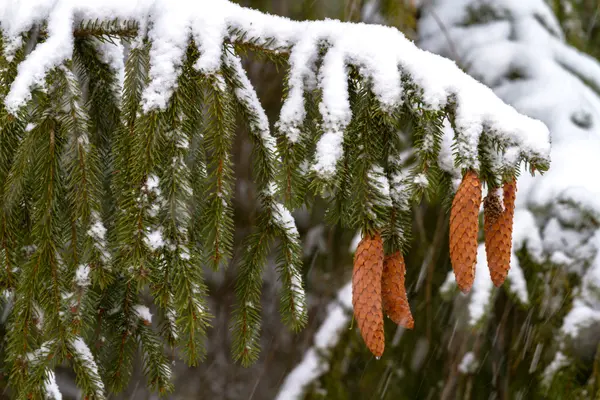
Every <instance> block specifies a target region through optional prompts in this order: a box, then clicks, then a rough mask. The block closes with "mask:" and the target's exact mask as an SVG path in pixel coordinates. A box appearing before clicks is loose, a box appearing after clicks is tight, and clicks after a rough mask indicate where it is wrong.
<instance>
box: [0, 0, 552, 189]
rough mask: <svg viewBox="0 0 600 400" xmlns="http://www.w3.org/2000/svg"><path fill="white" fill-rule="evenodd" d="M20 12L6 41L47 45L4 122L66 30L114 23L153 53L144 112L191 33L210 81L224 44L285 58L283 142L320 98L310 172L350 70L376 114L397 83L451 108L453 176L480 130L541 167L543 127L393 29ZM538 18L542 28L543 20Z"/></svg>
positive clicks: (326, 142)
mask: <svg viewBox="0 0 600 400" xmlns="http://www.w3.org/2000/svg"><path fill="white" fill-rule="evenodd" d="M515 1H516V0H515ZM461 2H464V0H461ZM5 3H6V2H5ZM26 3H27V4H28V5H29V6H28V7H24V6H22V2H21V0H8V2H7V3H6V4H5V7H4V9H3V10H2V12H1V13H0V25H1V26H2V30H3V33H4V35H5V36H6V37H7V40H8V42H10V41H11V40H15V39H17V38H18V37H19V35H20V34H21V33H23V32H25V31H26V30H27V29H29V28H30V27H31V26H32V25H33V24H39V23H40V22H41V21H42V20H44V21H47V23H48V39H47V40H46V41H45V42H44V43H41V44H39V45H38V46H37V47H36V48H35V49H34V50H33V52H32V53H31V54H30V55H29V56H28V57H27V59H26V60H25V61H24V62H22V63H21V65H20V66H19V71H18V72H19V73H18V75H17V78H16V79H15V80H14V82H13V83H12V85H11V90H10V93H9V94H8V96H7V97H6V99H5V104H6V106H7V109H8V110H9V111H10V112H13V113H14V112H16V111H17V110H18V109H19V108H20V107H22V106H23V105H24V104H25V103H26V102H27V100H28V99H29V98H30V96H31V94H30V91H31V89H32V88H33V87H34V86H43V84H44V77H45V75H46V73H47V72H48V71H49V70H50V69H52V68H54V67H57V66H58V65H60V64H61V63H62V62H63V61H64V60H65V59H68V58H70V57H71V55H72V52H73V37H72V36H73V33H72V31H73V29H74V28H75V27H76V26H77V25H78V24H79V23H80V22H82V21H88V22H89V21H95V20H98V21H108V20H112V19H114V18H118V19H119V20H121V21H126V20H128V21H137V22H138V24H139V26H140V27H141V29H140V34H141V35H145V34H146V32H145V31H144V29H143V28H144V27H149V28H150V30H149V31H148V32H147V37H148V38H149V39H150V41H151V45H152V47H151V50H150V71H149V73H150V78H151V79H150V83H149V84H148V86H147V87H146V89H145V90H144V94H143V106H144V110H145V111H150V110H153V109H157V108H158V109H164V108H165V107H166V105H167V102H168V100H169V98H170V96H171V95H172V93H173V91H174V89H175V87H176V85H177V77H178V75H179V73H180V71H181V64H182V59H183V56H184V54H185V49H186V46H187V45H188V40H189V37H190V34H191V36H192V37H193V38H194V41H195V43H196V44H197V45H198V47H199V50H200V57H199V59H198V61H197V63H196V67H197V68H198V69H199V70H200V71H201V72H202V73H204V74H213V73H216V72H218V70H219V69H220V68H221V62H222V51H223V44H224V43H226V42H242V43H244V42H245V43H249V42H250V43H251V44H254V45H259V46H264V47H266V48H267V49H268V50H271V51H275V52H281V51H286V52H291V54H290V57H289V62H290V74H289V82H288V83H289V92H288V96H287V98H286V100H285V102H284V105H283V107H282V110H281V115H280V121H279V122H278V127H279V129H280V130H282V131H283V132H285V133H287V134H288V139H289V140H290V141H291V142H295V141H297V140H298V138H299V135H300V128H301V124H302V122H303V121H304V118H305V117H306V110H305V109H304V91H305V90H312V89H314V88H315V87H319V88H320V89H321V92H322V103H321V104H320V106H319V110H320V112H321V114H322V119H323V128H324V131H325V135H324V136H323V138H322V140H321V143H319V146H318V148H317V153H318V154H317V164H316V165H315V166H314V169H315V170H316V171H317V172H319V173H321V174H322V175H324V176H325V177H328V176H331V175H332V173H333V172H332V171H335V165H336V163H337V161H338V160H339V159H340V157H341V154H342V150H341V143H342V138H343V132H344V129H345V127H346V126H347V125H348V123H349V121H350V120H351V118H352V115H351V110H350V107H349V103H348V88H347V79H346V76H347V68H348V66H349V65H352V66H355V67H356V68H357V70H358V72H359V73H360V74H361V75H362V76H363V77H364V78H367V79H368V80H369V81H370V82H372V87H373V91H374V94H375V95H376V97H377V99H378V100H379V102H380V103H381V105H382V107H383V108H384V109H393V108H394V107H397V106H399V105H400V104H401V103H402V101H403V98H402V96H403V88H402V85H401V79H400V77H401V75H403V74H404V75H405V76H407V77H408V78H409V80H411V81H412V82H413V83H414V84H416V85H417V87H418V89H419V90H420V91H421V95H422V100H423V101H424V103H425V106H426V107H429V108H431V109H444V108H446V107H447V106H449V105H451V104H452V105H453V107H454V111H455V117H456V118H455V121H454V123H455V127H456V130H457V133H458V135H457V138H458V139H457V140H458V143H457V149H458V151H459V152H460V153H461V155H462V157H463V159H464V160H463V164H464V165H462V166H461V167H465V168H477V166H478V163H477V143H478V140H479V137H480V135H481V133H482V132H483V131H486V132H489V134H491V135H492V136H495V137H499V138H500V139H502V141H503V142H505V143H507V144H509V145H510V146H515V148H518V152H516V153H518V154H519V155H522V156H524V157H526V158H530V159H536V160H540V161H548V153H549V148H550V147H549V141H548V130H547V129H546V127H545V126H544V125H543V124H542V123H540V122H539V121H537V120H533V119H531V118H529V117H526V116H523V115H520V114H519V113H517V112H516V111H515V110H514V109H513V108H512V107H510V106H508V105H506V104H504V103H503V102H502V101H501V100H500V99H499V98H498V97H496V95H494V93H493V92H492V91H491V90H489V89H488V88H487V87H485V86H483V85H481V84H480V83H478V82H477V81H475V80H474V79H472V78H471V77H469V76H468V75H466V74H464V73H463V72H462V71H461V70H460V69H459V68H457V66H456V65H455V64H454V63H453V62H452V61H450V60H447V59H444V58H441V57H439V56H436V55H434V54H431V53H429V52H427V51H423V50H420V49H418V48H417V47H416V46H415V45H414V44H413V43H412V42H411V41H409V40H408V39H406V38H405V37H404V35H402V33H400V32H399V31H398V30H396V29H394V28H390V27H384V26H379V25H366V24H352V23H341V22H339V21H333V20H327V21H304V22H299V21H292V20H289V19H287V18H283V17H278V16H273V15H268V14H264V13H261V12H259V11H255V10H251V9H248V8H244V7H241V6H239V5H236V4H233V3H230V2H229V1H227V0H199V1H195V2H191V3H190V2H188V1H185V0H139V1H126V0H98V1H94V2H80V1H75V0H46V1H41V0H38V1H35V0H29V1H27V2H26ZM30 3H31V4H30ZM453 8H459V7H456V6H453ZM523 10H525V11H526V9H523ZM525 11H523V13H524V12H525ZM542 18H543V19H544V20H546V19H547V18H546V16H544V15H542ZM320 51H324V56H323V60H322V65H321V68H320V69H319V71H316V69H315V61H316V60H317V57H318V56H319V52H320ZM516 153H515V154H516Z"/></svg>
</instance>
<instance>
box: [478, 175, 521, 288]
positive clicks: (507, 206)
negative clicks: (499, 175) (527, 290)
mask: <svg viewBox="0 0 600 400" xmlns="http://www.w3.org/2000/svg"><path fill="white" fill-rule="evenodd" d="M516 192H517V182H516V181H515V180H514V179H512V180H511V181H510V182H506V183H505V184H504V187H503V198H504V207H503V208H504V210H502V204H499V206H498V205H492V203H493V202H498V203H499V202H500V197H499V196H498V194H497V193H496V192H495V191H490V193H489V194H488V195H487V196H486V202H484V217H485V223H484V232H485V251H486V253H487V263H488V268H489V269H490V276H491V277H492V282H494V285H496V286H500V285H502V284H503V283H504V280H505V279H506V276H507V275H508V270H509V269H510V255H511V251H512V228H513V217H514V215H515V198H516ZM490 196H491V198H496V199H497V200H490V201H489V202H488V201H487V199H488V197H490ZM498 207H500V213H498V212H497V208H498ZM488 208H489V211H488Z"/></svg>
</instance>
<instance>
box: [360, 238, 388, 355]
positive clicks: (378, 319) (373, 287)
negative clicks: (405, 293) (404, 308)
mask: <svg viewBox="0 0 600 400" xmlns="http://www.w3.org/2000/svg"><path fill="white" fill-rule="evenodd" d="M382 274H383V240H382V239H381V236H380V235H379V234H376V235H374V236H372V237H369V236H365V237H364V238H363V239H362V240H361V242H360V243H359V245H358V247H357V249H356V253H355V254H354V271H353V273H352V306H353V307H354V317H355V318H356V322H357V324H358V328H359V329H360V333H361V335H362V337H363V340H364V341H365V344H366V345H367V347H368V348H369V350H370V351H371V353H373V355H374V356H375V357H381V355H382V354H383V350H384V348H385V337H384V332H383V309H382V297H381V277H382Z"/></svg>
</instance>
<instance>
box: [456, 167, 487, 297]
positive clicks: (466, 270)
mask: <svg viewBox="0 0 600 400" xmlns="http://www.w3.org/2000/svg"><path fill="white" fill-rule="evenodd" d="M480 205H481V182H480V180H479V177H478V176H477V174H476V173H475V172H474V171H468V172H467V173H466V174H465V176H464V177H463V180H462V182H461V184H460V186H459V187H458V191H457V192H456V195H455V196H454V200H453V201H452V209H451V211H450V260H451V262H452V269H453V270H454V275H455V277H456V283H457V285H458V287H459V289H460V290H461V291H462V292H463V293H468V292H469V291H470V290H471V286H473V281H474V279H475V263H476V261H477V232H478V230H479V206H480Z"/></svg>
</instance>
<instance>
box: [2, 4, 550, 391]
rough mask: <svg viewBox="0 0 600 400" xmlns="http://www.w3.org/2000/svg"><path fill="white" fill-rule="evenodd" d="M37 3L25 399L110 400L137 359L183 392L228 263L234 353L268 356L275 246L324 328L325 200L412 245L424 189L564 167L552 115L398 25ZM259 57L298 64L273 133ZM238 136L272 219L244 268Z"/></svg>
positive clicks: (212, 7) (27, 46) (24, 266)
mask: <svg viewBox="0 0 600 400" xmlns="http://www.w3.org/2000/svg"><path fill="white" fill-rule="evenodd" d="M38 6H39V7H35V8H31V9H26V8H22V7H21V6H20V2H19V1H18V0H14V1H8V2H4V3H3V4H2V7H3V8H1V9H0V27H1V28H2V36H1V37H0V50H1V56H0V87H1V88H0V98H1V100H2V102H1V106H0V182H3V184H2V185H0V204H1V210H0V244H1V247H0V267H1V268H0V270H1V271H2V272H1V274H0V284H1V287H2V289H3V300H4V303H3V304H4V305H3V306H4V308H5V310H6V312H7V313H9V318H8V320H7V321H6V326H5V330H6V332H7V333H6V340H5V342H4V344H3V347H2V353H3V354H2V355H3V358H4V364H3V373H4V374H5V375H6V376H7V377H8V389H9V391H10V393H11V395H13V396H14V397H15V398H24V399H25V398H27V399H37V398H60V393H59V392H57V386H56V382H55V373H54V370H55V369H56V368H57V367H59V366H69V367H70V368H72V369H73V371H74V373H75V374H76V380H77V385H78V386H79V388H80V389H81V391H82V393H83V395H84V396H85V398H88V399H103V398H106V397H107V396H108V394H110V393H118V392H120V391H122V390H123V389H124V388H125V387H126V386H127V384H128V382H129V380H130V378H131V376H132V373H133V360H134V358H135V357H136V355H137V354H139V355H140V356H141V357H142V359H143V373H144V375H145V377H146V381H147V385H148V387H149V388H151V389H152V390H153V391H155V392H157V393H159V394H161V395H166V394H168V393H170V392H171V391H172V390H173V385H172V379H171V377H172V365H171V362H170V359H169V357H168V356H167V353H168V351H171V352H176V353H177V355H178V356H179V358H181V359H183V360H184V361H185V362H186V363H187V364H189V365H196V364H197V363H199V362H201V361H202V359H203V356H204V354H205V352H206V347H205V343H204V337H205V333H206V331H207V330H208V329H210V321H211V318H212V313H213V312H214V311H213V310H209V309H208V307H207V304H206V293H207V286H206V284H205V281H204V278H203V276H204V273H205V272H207V271H210V270H222V269H224V268H226V266H227V265H228V264H230V263H232V262H233V263H235V270H236V274H237V280H236V305H235V308H234V310H233V314H232V323H231V330H232V333H233V335H234V342H233V346H232V349H231V350H232V357H233V358H234V359H235V360H237V361H239V362H240V363H241V364H243V365H250V364H251V363H253V362H254V361H256V359H257V358H258V357H259V351H260V345H259V343H260V342H259V339H260V335H261V287H262V274H263V269H264V267H265V265H266V259H267V257H269V256H270V255H271V254H275V257H276V259H277V274H278V277H279V280H280V282H281V294H280V313H281V319H282V321H283V322H284V323H285V325H286V326H288V327H289V328H290V329H292V330H295V331H297V330H300V329H301V328H302V327H303V326H304V325H305V324H306V321H307V317H308V316H307V304H306V296H305V293H304V283H303V281H302V275H301V258H302V253H301V244H300V235H299V232H298V229H297V227H296V224H295V221H294V218H293V216H292V214H291V211H293V210H294V209H297V208H300V207H304V206H310V204H311V202H312V201H314V199H315V198H322V199H325V201H326V202H327V203H328V207H327V220H328V221H329V222H330V223H331V224H339V225H340V226H343V227H347V228H349V229H353V230H359V231H360V232H361V234H362V235H363V236H364V237H367V236H374V235H381V238H382V239H381V240H382V245H383V246H381V247H382V250H383V249H385V250H384V251H385V254H397V253H398V252H405V251H407V249H408V245H409V238H410V230H411V229H410V228H411V220H412V216H411V206H412V205H413V204H418V203H419V202H420V201H421V199H422V198H423V197H425V198H427V199H437V198H446V199H449V200H451V199H452V197H453V194H454V193H453V192H454V191H453V185H454V184H455V182H456V180H457V179H458V180H460V179H461V178H462V176H463V175H466V176H470V175H469V174H473V173H475V174H477V176H478V179H479V180H480V181H481V182H482V184H484V185H486V186H487V187H493V188H495V187H498V185H500V184H501V183H503V182H504V181H505V180H506V179H507V177H511V178H513V177H516V176H518V175H519V166H520V165H521V164H522V163H524V164H525V166H526V168H527V169H528V170H530V171H532V172H533V171H538V172H544V171H546V170H547V169H548V167H549V161H550V160H549V149H550V146H549V137H548V130H547V128H546V127H545V126H544V125H543V124H542V123H541V122H539V121H537V120H534V119H532V118H529V117H526V116H524V115H521V114H519V113H517V112H516V111H515V110H514V109H513V108H511V107H509V106H507V105H505V104H504V103H503V102H502V101H501V100H499V99H498V98H497V97H496V96H495V95H494V94H493V93H492V92H491V91H490V90H489V89H488V88H486V87H485V86H483V85H481V84H479V83H478V82H476V81H475V80H474V79H472V78H470V77H469V76H468V75H466V74H464V73H463V72H461V71H460V70H459V69H458V68H457V67H456V65H454V64H453V63H452V62H450V61H448V60H445V59H443V58H441V57H438V56H434V55H432V54H430V53H426V52H423V51H421V50H419V49H418V48H416V47H415V45H414V44H413V43H412V42H410V41H409V40H408V39H406V38H405V37H404V36H403V35H402V34H401V33H400V32H399V31H397V30H396V29H393V28H388V27H383V26H366V25H363V24H349V23H341V22H338V21H326V22H325V21H310V22H298V21H292V20H288V19H285V18H282V17H275V16H271V15H268V14H262V13H260V12H257V11H254V10H251V9H247V8H243V7H240V6H237V5H235V4H233V3H230V2H229V1H227V0H205V1H198V2H195V3H194V4H193V5H190V4H189V3H188V2H186V1H183V0H180V1H167V0H144V1H140V2H129V1H122V2H114V1H110V0H103V1H98V2H93V3H92V2H90V3H86V4H75V3H74V2H69V1H58V2H53V1H48V2H44V1H42V2H40V4H39V5H38ZM374 43H381V44H382V45H380V46H374ZM245 51H251V52H255V53H257V54H259V55H261V56H264V57H265V59H266V60H270V61H271V62H274V63H277V64H278V65H282V66H284V68H286V71H287V79H286V84H285V93H284V100H283V106H282V109H281V113H280V117H279V119H278V121H277V122H276V123H274V124H271V123H270V121H269V120H268V118H267V116H266V113H265V111H264V109H263V107H262V106H261V103H260V101H259V100H258V96H257V93H256V90H255V88H254V87H253V85H252V83H251V82H250V80H249V79H248V76H247V74H246V72H245V69H244V67H243V62H242V58H241V56H242V55H243V54H244V52H245ZM271 122H274V121H271ZM238 124H244V125H246V126H247V128H248V131H249V133H250V137H251V140H252V144H253V157H252V161H253V165H252V175H253V179H254V182H255V184H256V186H257V187H258V189H259V196H258V197H259V203H260V207H259V209H258V210H257V216H256V218H255V223H254V228H253V232H252V233H251V234H249V235H247V236H246V237H245V238H244V240H243V243H242V244H241V245H240V246H239V249H240V251H241V255H240V256H239V257H234V217H235V216H234V214H233V207H232V199H233V195H234V193H233V186H234V179H235V178H234V174H233V168H234V166H233V157H232V148H233V143H234V140H235V135H236V126H237V125H238ZM444 124H446V125H447V126H449V127H451V128H452V129H453V132H454V137H453V138H451V139H450V141H451V142H452V146H453V147H452V150H450V151H448V149H444V143H443V138H444ZM272 126H274V127H275V129H274V133H271V128H272ZM407 130H410V132H411V133H412V144H411V146H410V147H413V148H414V152H413V154H412V156H411V162H410V163H409V164H410V167H409V168H406V164H405V163H404V161H405V160H403V157H404V153H403V151H404V150H406V147H407V146H406V144H405V143H404V142H403V139H404V138H405V136H404V132H406V131H407ZM445 150H446V153H443V152H444V151H445ZM448 163H449V164H450V165H451V167H450V168H447V165H448ZM481 253H482V252H480V254H481ZM381 258H382V259H383V254H381ZM486 278H487V277H486ZM376 284H377V285H379V286H381V281H380V279H378V282H377V283H376ZM415 323H417V322H415Z"/></svg>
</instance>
